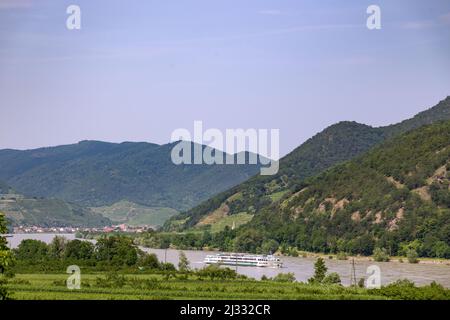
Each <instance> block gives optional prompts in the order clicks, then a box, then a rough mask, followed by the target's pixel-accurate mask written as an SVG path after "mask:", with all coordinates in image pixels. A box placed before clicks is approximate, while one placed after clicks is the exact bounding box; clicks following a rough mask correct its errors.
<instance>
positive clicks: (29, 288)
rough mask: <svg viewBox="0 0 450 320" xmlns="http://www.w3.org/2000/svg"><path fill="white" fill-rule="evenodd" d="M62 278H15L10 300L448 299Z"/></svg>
mask: <svg viewBox="0 0 450 320" xmlns="http://www.w3.org/2000/svg"><path fill="white" fill-rule="evenodd" d="M66 279H67V275H65V274H19V275H17V276H16V278H15V279H13V280H10V284H9V288H10V290H11V291H12V292H13V295H12V298H13V299H27V300H28V299H30V300H33V299H45V300H52V299H68V300H77V299H84V300H89V299H96V300H99V299H120V300H124V299H132V300H141V299H149V300H153V299H197V300H204V299H223V300H240V299H252V300H257V299H269V300H270V299H296V300H301V299H331V300H335V299H411V297H412V295H413V297H414V298H416V299H420V298H422V299H427V298H428V299H450V291H449V290H446V289H443V288H441V287H439V286H433V285H431V286H426V287H414V286H411V284H410V283H403V284H394V285H390V286H387V287H383V288H382V289H372V290H368V289H362V288H349V287H342V286H339V285H311V284H305V283H297V282H294V283H291V282H275V281H255V280H249V279H236V280H223V279H214V280H203V281H198V279H194V277H193V276H185V275H176V276H172V277H170V278H169V279H168V278H167V276H165V275H161V274H145V275H143V274H137V275H136V274H128V275H113V276H111V274H105V273H97V274H87V275H82V278H81V280H82V282H81V289H80V290H69V289H67V287H66V283H65V281H66Z"/></svg>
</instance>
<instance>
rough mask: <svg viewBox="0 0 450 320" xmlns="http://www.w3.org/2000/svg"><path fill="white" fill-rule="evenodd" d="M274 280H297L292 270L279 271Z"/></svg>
mask: <svg viewBox="0 0 450 320" xmlns="http://www.w3.org/2000/svg"><path fill="white" fill-rule="evenodd" d="M272 280H273V281H277V282H295V275H294V274H293V273H292V272H288V273H279V274H277V275H276V276H275V277H274V278H273V279H272Z"/></svg>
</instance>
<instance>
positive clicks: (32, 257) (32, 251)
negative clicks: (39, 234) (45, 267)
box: [14, 239, 48, 263]
mask: <svg viewBox="0 0 450 320" xmlns="http://www.w3.org/2000/svg"><path fill="white" fill-rule="evenodd" d="M14 253H15V255H16V258H17V259H18V260H26V261H28V262H31V263H38V262H42V261H43V260H47V259H48V245H47V244H46V243H45V242H43V241H40V240H33V239H26V240H22V242H21V243H20V244H19V246H18V247H17V249H15V252H14Z"/></svg>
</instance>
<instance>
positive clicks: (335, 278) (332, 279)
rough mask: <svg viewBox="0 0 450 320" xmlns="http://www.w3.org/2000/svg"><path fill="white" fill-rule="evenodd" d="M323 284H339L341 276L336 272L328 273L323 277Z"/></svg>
mask: <svg viewBox="0 0 450 320" xmlns="http://www.w3.org/2000/svg"><path fill="white" fill-rule="evenodd" d="M322 283H324V284H341V277H340V276H339V274H337V273H336V272H332V273H330V274H328V275H327V276H326V277H325V278H324V279H323V282H322Z"/></svg>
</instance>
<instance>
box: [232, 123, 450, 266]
mask: <svg viewBox="0 0 450 320" xmlns="http://www.w3.org/2000/svg"><path fill="white" fill-rule="evenodd" d="M250 231H251V232H256V233H259V234H260V236H261V235H264V236H263V238H265V239H273V240H276V241H278V242H279V243H284V244H287V245H292V246H296V247H298V248H300V249H303V250H311V251H320V252H338V251H346V252H350V253H353V254H357V253H359V254H371V253H372V251H373V249H374V248H375V247H383V248H386V249H388V251H390V252H391V253H392V254H397V253H402V252H401V251H402V250H403V251H404V250H405V248H406V247H408V246H410V247H414V248H415V249H416V250H417V251H418V252H419V254H420V255H423V256H432V257H447V258H448V257H450V121H446V122H440V123H436V124H433V125H430V126H425V127H421V128H419V129H416V130H413V131H411V132H409V133H406V134H403V135H401V136H398V137H396V138H394V139H390V140H388V141H387V142H385V143H383V144H382V145H380V146H378V147H376V148H374V149H373V150H371V151H369V152H368V153H366V154H365V155H363V156H361V157H358V158H357V159H355V160H353V161H350V162H346V163H344V164H341V165H338V166H335V167H333V168H332V169H330V170H327V171H326V172H324V173H322V174H320V175H318V176H316V177H314V178H311V179H309V180H307V181H306V182H305V183H304V185H303V186H302V188H301V190H299V191H297V192H295V193H293V194H291V195H287V196H285V197H284V198H282V199H281V200H280V201H279V202H278V203H276V204H274V205H272V206H271V207H268V208H266V209H265V210H263V211H261V212H260V214H258V215H256V216H255V218H254V219H253V220H252V224H251V226H246V227H244V228H243V229H242V230H239V233H240V235H241V236H242V235H243V234H246V233H248V232H250ZM251 232H250V233H248V234H251ZM246 243H248V239H247V242H246ZM236 245H237V246H238V247H239V246H240V244H239V241H238V243H236ZM258 245H261V244H257V245H256V247H257V246H258ZM240 249H251V248H240ZM253 249H254V248H253ZM403 253H404V252H403Z"/></svg>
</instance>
